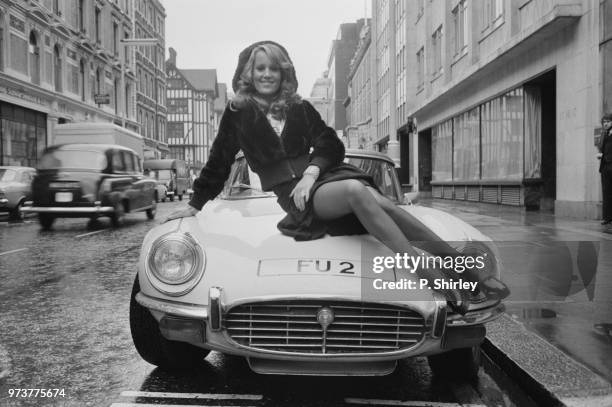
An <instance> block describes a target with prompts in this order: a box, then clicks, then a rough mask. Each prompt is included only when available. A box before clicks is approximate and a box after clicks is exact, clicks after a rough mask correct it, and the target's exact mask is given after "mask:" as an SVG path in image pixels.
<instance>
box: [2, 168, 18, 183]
mask: <svg viewBox="0 0 612 407" xmlns="http://www.w3.org/2000/svg"><path fill="white" fill-rule="evenodd" d="M16 176H17V171H13V170H9V169H6V168H2V169H0V181H3V182H8V181H15V177H16Z"/></svg>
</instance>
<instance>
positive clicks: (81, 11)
mask: <svg viewBox="0 0 612 407" xmlns="http://www.w3.org/2000/svg"><path fill="white" fill-rule="evenodd" d="M84 3H85V2H84V0H79V10H78V18H79V21H78V24H79V31H80V32H82V33H84V32H85V11H84V7H85V4H84Z"/></svg>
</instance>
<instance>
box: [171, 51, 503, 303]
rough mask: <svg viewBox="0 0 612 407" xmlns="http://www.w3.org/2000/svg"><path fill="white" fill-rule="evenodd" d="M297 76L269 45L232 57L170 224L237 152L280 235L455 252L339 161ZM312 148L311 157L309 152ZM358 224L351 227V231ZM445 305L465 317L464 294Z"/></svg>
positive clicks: (208, 190)
mask: <svg viewBox="0 0 612 407" xmlns="http://www.w3.org/2000/svg"><path fill="white" fill-rule="evenodd" d="M297 85H298V82H297V79H296V76H295V70H294V68H293V64H292V63H291V60H290V58H289V55H288V54H287V51H286V50H285V49H284V48H283V47H282V46H281V45H279V44H277V43H274V42H272V41H263V42H258V43H255V44H253V45H251V46H249V47H248V48H246V49H245V50H243V51H242V52H241V53H240V55H239V58H238V67H237V69H236V73H235V74H234V79H233V81H232V87H233V89H234V91H235V92H236V96H235V97H234V99H233V100H232V101H231V102H230V103H229V104H228V106H227V108H226V109H225V112H224V113H223V117H222V119H221V123H220V126H219V132H218V134H217V137H216V139H215V141H214V143H213V145H212V148H211V152H210V156H209V159H208V162H207V163H206V165H205V167H204V168H203V169H202V172H201V174H200V176H199V178H198V179H197V180H196V181H195V182H194V186H193V189H194V196H193V199H192V200H191V201H190V202H189V206H188V207H187V208H185V209H182V210H179V211H177V212H174V213H172V214H171V215H170V216H169V217H168V219H175V218H180V217H185V216H193V215H195V214H196V213H197V212H198V211H199V210H200V209H201V208H202V206H203V205H204V204H205V203H206V202H207V201H208V200H210V199H213V198H214V197H215V196H217V195H218V194H219V192H220V191H221V190H222V188H223V184H224V182H225V180H226V179H227V177H228V176H229V172H230V167H231V165H232V163H233V162H234V157H235V155H236V153H237V152H238V151H239V150H240V149H241V150H242V151H243V153H244V155H245V158H246V160H247V161H248V163H249V165H250V167H251V169H252V170H253V171H255V172H256V173H258V174H259V176H260V178H261V181H262V187H263V189H264V190H272V191H274V192H275V193H276V195H277V197H278V203H279V204H280V206H281V207H282V209H283V210H284V211H285V212H286V213H287V215H286V216H285V218H284V219H283V220H281V222H279V224H278V228H279V229H280V231H281V232H282V233H284V234H286V235H289V236H293V237H294V238H295V239H296V240H311V239H317V238H320V237H323V236H324V235H325V234H326V233H330V234H349V233H355V232H358V231H359V229H361V230H362V231H363V228H365V230H366V231H367V232H368V233H370V234H372V235H373V236H375V237H376V238H378V239H379V240H380V241H381V242H382V243H383V244H385V245H386V246H387V247H388V248H389V249H391V250H392V251H394V252H396V253H407V254H408V255H409V256H418V252H417V251H416V250H415V249H414V247H413V246H412V244H411V243H410V240H413V241H419V242H427V244H426V247H422V248H424V249H425V250H428V251H430V252H431V253H433V254H436V255H457V252H456V251H455V250H454V249H453V248H451V247H450V246H449V245H448V244H446V243H445V242H443V241H442V240H441V239H440V238H439V237H438V236H437V235H435V234H434V233H433V232H431V231H430V230H429V229H428V228H427V227H425V226H424V225H423V224H422V223H420V222H419V221H418V220H417V219H416V218H414V217H413V216H412V215H410V214H408V213H407V212H406V211H404V210H402V209H401V208H398V207H397V206H396V205H395V204H393V202H391V201H390V200H388V199H387V198H385V197H383V196H382V195H381V194H380V193H379V192H378V191H377V189H376V186H375V184H374V181H373V180H372V178H371V177H370V176H368V175H367V174H365V173H363V172H362V171H361V170H359V169H357V168H356V167H354V166H351V165H349V164H345V163H343V159H344V146H343V144H342V142H341V141H340V139H339V138H338V136H337V135H336V132H335V131H334V130H333V129H332V128H330V127H328V126H327V125H326V124H325V123H324V122H323V120H322V119H321V116H320V115H319V113H318V112H317V111H316V110H315V109H314V107H313V106H312V105H311V104H310V103H308V102H307V101H303V100H301V99H300V97H299V96H298V95H297V93H296V91H297ZM311 148H312V151H311V152H310V153H309V151H310V149H311ZM356 226H357V227H356ZM417 274H419V277H421V278H427V279H429V280H430V281H431V280H433V279H435V278H445V277H447V278H448V277H452V275H451V272H449V271H447V270H430V269H427V270H420V271H419V270H418V271H417ZM489 280H490V279H488V280H486V283H483V282H480V284H479V285H480V286H481V290H483V289H484V291H485V293H486V294H488V295H497V296H502V295H507V293H505V292H504V290H507V289H506V288H505V286H503V284H502V283H501V282H499V280H496V279H495V281H489ZM440 292H442V293H443V294H444V295H445V296H446V298H447V300H448V301H449V304H450V306H451V307H453V308H454V309H455V310H456V311H458V312H461V313H465V312H466V310H467V306H468V297H467V293H465V292H460V291H458V290H440Z"/></svg>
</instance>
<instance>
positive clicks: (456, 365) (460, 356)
mask: <svg viewBox="0 0 612 407" xmlns="http://www.w3.org/2000/svg"><path fill="white" fill-rule="evenodd" d="M480 358H481V357H480V346H472V347H470V348H459V349H453V350H450V351H448V352H445V353H440V354H437V355H431V356H428V357H427V361H428V362H429V367H430V368H431V370H432V372H433V374H434V375H435V376H437V377H443V378H448V379H467V380H472V379H475V378H476V377H478V370H479V369H480Z"/></svg>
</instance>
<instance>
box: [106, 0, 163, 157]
mask: <svg viewBox="0 0 612 407" xmlns="http://www.w3.org/2000/svg"><path fill="white" fill-rule="evenodd" d="M131 1H133V2H134V7H133V10H134V15H133V19H132V21H133V23H134V28H133V32H134V38H137V39H155V40H156V43H155V44H154V45H134V46H131V47H126V50H125V52H126V55H129V54H130V53H132V54H133V55H134V60H135V69H136V71H135V73H136V78H137V83H136V104H135V107H136V118H137V120H138V123H139V124H140V133H141V135H142V136H143V137H144V140H145V158H163V157H165V156H166V155H167V154H168V153H169V149H168V144H167V142H166V122H167V117H166V70H165V59H166V58H165V49H166V41H165V36H166V34H165V30H166V28H165V27H166V23H165V21H166V12H165V9H164V6H163V5H162V4H161V2H160V1H159V0H131ZM113 29H114V26H113ZM125 38H128V37H127V36H126V37H125ZM130 48H131V49H130Z"/></svg>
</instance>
